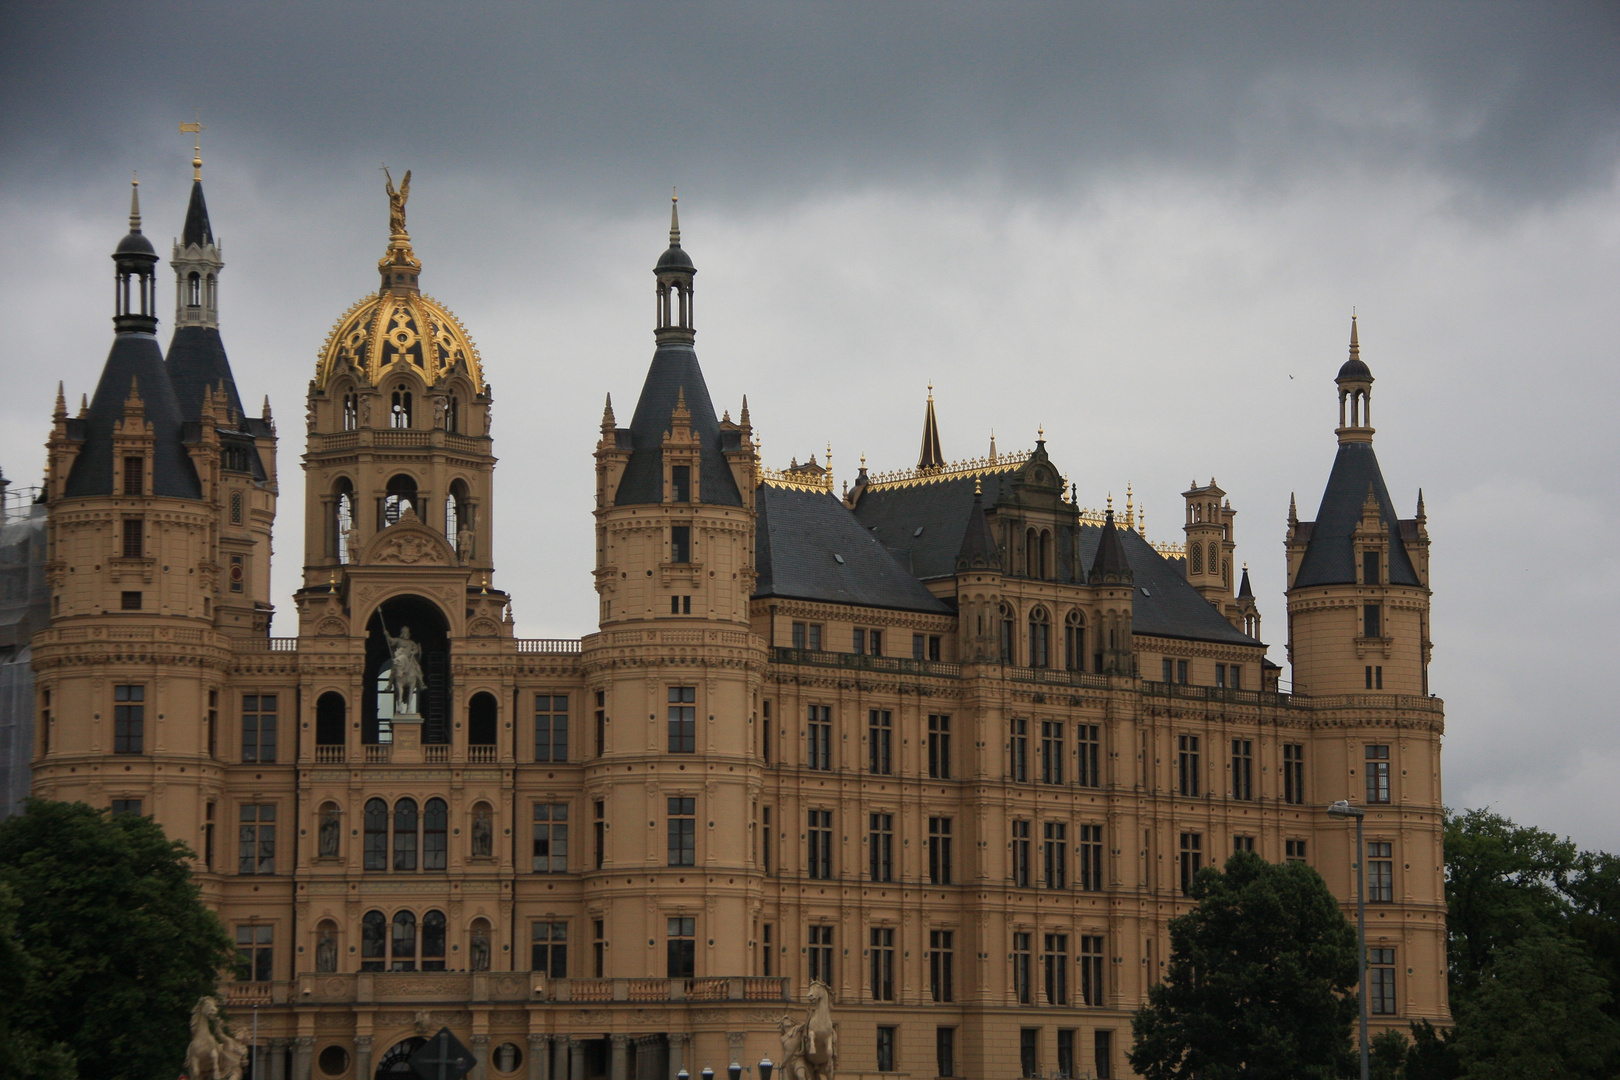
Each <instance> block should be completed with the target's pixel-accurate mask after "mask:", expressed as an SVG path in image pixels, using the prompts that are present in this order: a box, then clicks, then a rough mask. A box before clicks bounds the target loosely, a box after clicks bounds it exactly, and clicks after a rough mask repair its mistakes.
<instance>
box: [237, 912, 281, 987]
mask: <svg viewBox="0 0 1620 1080" xmlns="http://www.w3.org/2000/svg"><path fill="white" fill-rule="evenodd" d="M275 941H276V931H275V927H274V926H270V925H267V924H264V923H239V924H237V927H236V981H237V982H269V981H271V980H272V979H274V978H275V970H276V964H275Z"/></svg>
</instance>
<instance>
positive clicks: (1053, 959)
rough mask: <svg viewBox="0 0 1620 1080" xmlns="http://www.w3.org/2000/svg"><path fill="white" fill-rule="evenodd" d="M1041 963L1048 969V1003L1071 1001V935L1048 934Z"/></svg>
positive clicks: (1066, 1002) (1059, 1003)
mask: <svg viewBox="0 0 1620 1080" xmlns="http://www.w3.org/2000/svg"><path fill="white" fill-rule="evenodd" d="M1045 938H1046V948H1045V951H1044V952H1043V953H1042V955H1041V963H1042V965H1043V966H1044V967H1045V969H1046V1003H1047V1004H1048V1005H1067V1004H1068V1003H1069V935H1068V934H1047V935H1045Z"/></svg>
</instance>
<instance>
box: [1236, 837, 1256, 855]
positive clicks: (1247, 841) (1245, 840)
mask: <svg viewBox="0 0 1620 1080" xmlns="http://www.w3.org/2000/svg"><path fill="white" fill-rule="evenodd" d="M1253 850H1254V837H1252V836H1234V837H1232V854H1234V855H1236V854H1237V853H1238V852H1240V851H1253Z"/></svg>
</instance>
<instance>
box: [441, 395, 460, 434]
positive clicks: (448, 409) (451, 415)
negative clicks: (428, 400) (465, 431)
mask: <svg viewBox="0 0 1620 1080" xmlns="http://www.w3.org/2000/svg"><path fill="white" fill-rule="evenodd" d="M444 430H446V431H448V432H450V433H451V434H455V433H457V432H459V431H460V430H461V399H460V398H458V397H456V395H454V394H451V395H450V396H449V397H447V398H445V399H444Z"/></svg>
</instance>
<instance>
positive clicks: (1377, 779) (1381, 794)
mask: <svg viewBox="0 0 1620 1080" xmlns="http://www.w3.org/2000/svg"><path fill="white" fill-rule="evenodd" d="M1367 801H1368V802H1370V803H1387V802H1389V747H1388V746H1387V745H1384V746H1368V747H1367Z"/></svg>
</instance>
